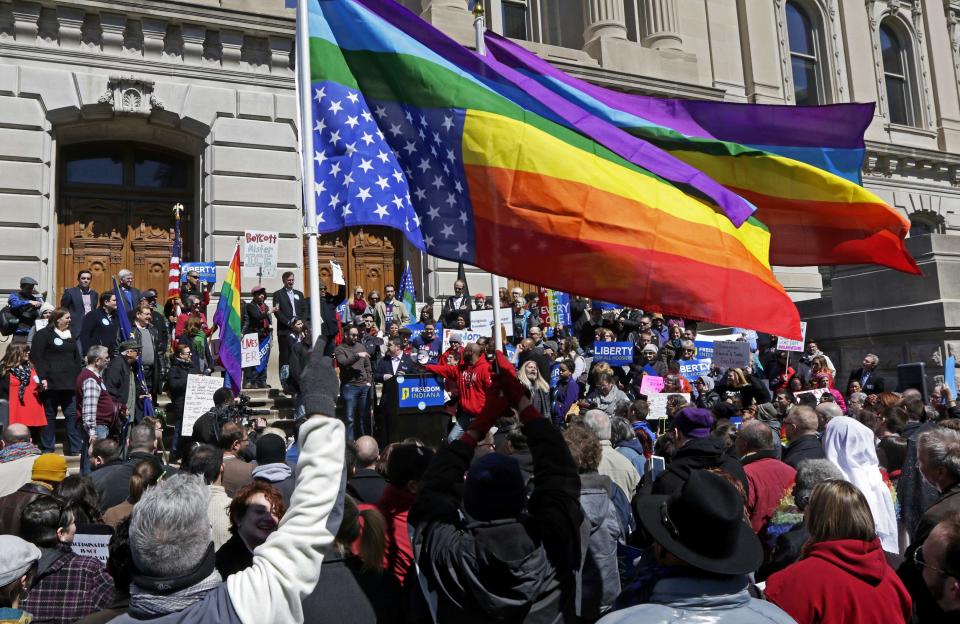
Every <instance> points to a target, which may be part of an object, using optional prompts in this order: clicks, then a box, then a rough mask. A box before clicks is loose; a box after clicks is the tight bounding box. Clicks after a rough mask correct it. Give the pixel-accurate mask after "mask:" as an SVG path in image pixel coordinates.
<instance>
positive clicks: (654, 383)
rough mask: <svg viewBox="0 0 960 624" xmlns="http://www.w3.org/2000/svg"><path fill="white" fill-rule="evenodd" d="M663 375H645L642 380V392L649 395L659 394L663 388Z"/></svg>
mask: <svg viewBox="0 0 960 624" xmlns="http://www.w3.org/2000/svg"><path fill="white" fill-rule="evenodd" d="M663 384H664V381H663V377H654V376H653V375H644V376H643V379H641V380H640V394H643V395H646V396H649V395H651V394H657V393H659V392H660V391H661V390H663Z"/></svg>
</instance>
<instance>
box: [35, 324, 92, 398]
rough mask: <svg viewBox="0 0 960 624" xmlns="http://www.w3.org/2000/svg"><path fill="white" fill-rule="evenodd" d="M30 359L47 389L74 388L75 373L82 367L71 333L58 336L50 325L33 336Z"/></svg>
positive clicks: (78, 350)
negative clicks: (61, 336) (63, 336)
mask: <svg viewBox="0 0 960 624" xmlns="http://www.w3.org/2000/svg"><path fill="white" fill-rule="evenodd" d="M30 361H31V362H32V363H33V368H34V369H35V370H36V371H37V376H39V377H40V380H41V381H43V380H46V382H47V388H48V389H49V390H71V391H72V390H74V389H75V384H76V381H77V375H79V374H80V369H82V368H83V362H82V360H81V359H80V348H79V347H78V346H77V340H76V338H74V337H73V333H72V332H71V337H70V338H60V337H59V336H57V334H56V333H55V332H54V330H53V326H52V325H47V326H46V327H44V328H43V329H41V330H40V331H38V332H37V333H36V334H35V335H34V336H33V344H32V345H31V347H30Z"/></svg>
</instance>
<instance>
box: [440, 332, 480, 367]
mask: <svg viewBox="0 0 960 624" xmlns="http://www.w3.org/2000/svg"><path fill="white" fill-rule="evenodd" d="M450 334H460V340H461V342H460V344H462V345H463V346H466V345H467V343H468V342H476V341H477V339H478V338H486V337H487V336H484V335H483V334H478V333H477V332H475V331H473V330H470V329H445V330H443V349H441V351H440V352H441V353H445V352H446V350H447V349H449V348H450ZM445 363H446V362H444V364H445Z"/></svg>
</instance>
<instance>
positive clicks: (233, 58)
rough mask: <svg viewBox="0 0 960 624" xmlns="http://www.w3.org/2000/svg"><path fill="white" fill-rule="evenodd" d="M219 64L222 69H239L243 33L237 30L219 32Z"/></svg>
mask: <svg viewBox="0 0 960 624" xmlns="http://www.w3.org/2000/svg"><path fill="white" fill-rule="evenodd" d="M220 44H221V46H222V50H223V52H222V57H221V63H222V65H223V68H224V69H240V57H241V54H242V51H243V33H242V32H240V31H239V30H221V31H220Z"/></svg>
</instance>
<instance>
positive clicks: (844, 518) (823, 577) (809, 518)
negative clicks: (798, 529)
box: [765, 480, 912, 624]
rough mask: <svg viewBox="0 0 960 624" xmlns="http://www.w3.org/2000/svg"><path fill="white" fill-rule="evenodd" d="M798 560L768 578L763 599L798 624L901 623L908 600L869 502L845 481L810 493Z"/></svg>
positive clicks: (906, 613) (907, 614)
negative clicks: (804, 539) (806, 536)
mask: <svg viewBox="0 0 960 624" xmlns="http://www.w3.org/2000/svg"><path fill="white" fill-rule="evenodd" d="M804 523H805V524H806V526H807V529H808V530H809V531H810V539H809V541H808V542H807V544H806V545H805V546H804V550H803V555H802V557H801V559H800V560H799V561H797V562H796V563H794V564H793V565H790V566H788V567H787V568H785V569H783V570H781V571H780V572H777V573H776V574H774V575H773V576H771V577H770V578H769V579H768V580H767V587H766V590H765V592H766V595H767V599H768V600H770V602H772V603H773V604H775V605H777V606H778V607H780V608H781V609H783V610H784V611H786V612H787V613H789V614H790V615H791V616H792V617H793V619H795V620H796V621H797V622H798V624H812V623H813V622H818V623H822V624H888V623H889V624H894V623H896V624H902V623H904V622H909V621H910V610H911V606H912V602H911V600H910V595H909V594H908V593H907V590H906V589H905V588H904V586H903V583H901V582H900V578H899V577H898V576H897V573H896V572H895V571H894V570H893V568H891V567H890V565H889V564H888V563H887V559H886V556H885V555H884V553H883V549H882V548H881V547H880V540H879V538H877V534H876V530H875V529H874V525H873V516H872V515H871V513H870V507H869V506H868V505H867V499H866V498H864V496H863V494H862V493H861V492H860V490H859V489H857V487H856V486H854V485H852V484H851V483H849V482H847V481H840V480H829V481H824V482H823V483H820V484H819V485H817V487H815V488H814V489H813V493H812V494H811V495H810V502H809V503H808V505H807V509H806V513H805V515H804Z"/></svg>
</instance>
